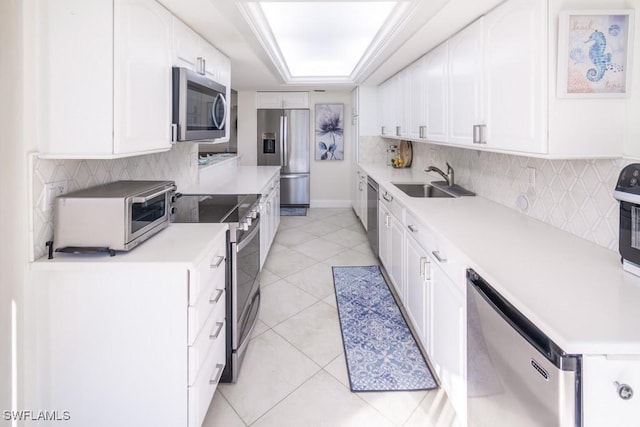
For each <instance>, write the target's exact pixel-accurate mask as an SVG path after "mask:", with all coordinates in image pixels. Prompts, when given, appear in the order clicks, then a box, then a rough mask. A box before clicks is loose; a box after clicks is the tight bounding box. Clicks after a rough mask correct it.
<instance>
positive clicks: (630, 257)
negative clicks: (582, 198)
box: [613, 163, 640, 276]
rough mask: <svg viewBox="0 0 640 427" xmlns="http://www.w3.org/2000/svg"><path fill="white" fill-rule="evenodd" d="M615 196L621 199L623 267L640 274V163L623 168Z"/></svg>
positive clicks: (620, 242) (620, 240) (621, 251)
mask: <svg viewBox="0 0 640 427" xmlns="http://www.w3.org/2000/svg"><path fill="white" fill-rule="evenodd" d="M613 197H614V198H615V199H616V200H619V201H620V238H619V244H618V247H619V250H620V256H621V257H622V267H623V268H624V269H625V270H626V271H628V272H630V273H633V274H635V275H636V276H640V163H633V164H630V165H628V166H626V167H625V168H624V169H622V171H621V172H620V176H619V177H618V183H617V184H616V189H615V191H614V192H613Z"/></svg>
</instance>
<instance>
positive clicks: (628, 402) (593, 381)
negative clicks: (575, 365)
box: [582, 355, 640, 427]
mask: <svg viewBox="0 0 640 427" xmlns="http://www.w3.org/2000/svg"><path fill="white" fill-rule="evenodd" d="M582 369H583V375H582V378H583V390H582V396H583V415H584V423H583V425H584V427H598V426H605V425H607V426H624V425H630V424H629V422H630V420H637V418H638V413H639V411H640V403H639V402H640V401H639V400H638V397H639V394H638V393H639V392H640V356H603V355H593V356H583V358H582ZM625 386H627V387H625ZM630 392H632V393H633V394H632V395H630ZM625 397H626V399H625Z"/></svg>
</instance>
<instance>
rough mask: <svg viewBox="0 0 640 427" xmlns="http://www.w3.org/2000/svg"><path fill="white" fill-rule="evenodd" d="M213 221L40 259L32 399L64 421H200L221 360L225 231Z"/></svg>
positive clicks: (194, 426)
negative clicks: (113, 249)
mask: <svg viewBox="0 0 640 427" xmlns="http://www.w3.org/2000/svg"><path fill="white" fill-rule="evenodd" d="M182 226H187V227H189V226H192V227H193V226H195V227H194V228H192V229H191V230H206V231H207V232H211V231H210V230H211V229H213V227H216V231H215V233H217V234H212V235H210V236H206V235H204V236H203V232H202V231H200V232H198V231H194V232H191V231H189V229H187V228H185V227H182ZM213 227H200V225H197V224H172V225H171V226H170V227H168V228H167V229H166V230H163V231H162V232H161V233H159V234H158V235H156V236H154V237H153V238H152V239H150V240H149V241H147V242H145V243H144V244H143V245H140V246H139V247H137V248H136V249H134V250H133V251H131V252H130V253H123V254H120V253H119V254H117V255H116V256H115V257H112V258H111V257H106V258H105V257H104V256H100V255H98V256H84V257H82V259H78V258H77V257H76V258H74V257H73V256H64V255H57V256H56V258H55V259H54V260H51V261H49V260H43V261H40V262H38V263H37V264H38V265H37V266H35V268H34V270H35V271H33V274H34V283H37V286H36V287H35V294H34V295H35V302H34V304H35V307H36V309H37V313H38V316H37V318H36V319H35V320H34V322H35V330H36V334H37V336H36V337H35V341H34V343H35V346H36V349H35V351H36V353H35V354H36V355H37V356H36V362H35V363H36V366H35V367H34V371H35V372H36V373H37V374H36V375H34V381H35V382H36V384H34V387H35V389H36V390H38V393H37V395H36V399H37V401H36V402H34V405H35V406H34V407H37V408H55V409H58V408H59V409H60V410H63V409H64V410H68V411H69V413H70V416H71V418H70V420H69V421H67V422H65V424H67V425H69V426H88V425H91V426H97V427H100V426H104V427H107V426H115V425H118V426H123V427H125V426H131V427H134V426H136V427H137V426H142V425H154V426H184V427H199V426H200V425H201V424H202V421H203V419H204V417H205V415H206V412H207V410H208V407H209V404H210V402H211V399H212V398H213V395H214V392H215V390H216V387H217V384H218V381H219V378H220V375H221V374H222V370H223V368H224V366H225V363H226V320H225V301H226V297H225V295H226V290H225V276H226V274H225V271H226V268H225V257H226V232H225V229H224V228H223V227H221V226H218V225H214V226H213ZM180 229H181V230H184V231H180ZM196 234H197V235H196ZM185 239H188V240H185ZM186 241H189V245H190V246H188V245H187V244H186V243H179V242H186ZM154 245H159V246H156V247H158V249H154ZM181 245H182V246H181ZM194 247H197V249H194ZM173 251H175V253H176V254H177V255H171V254H172V252H173ZM185 253H188V255H185ZM144 254H150V255H149V256H145V255H144ZM131 257H133V258H135V257H138V258H137V261H129V259H130V258H131Z"/></svg>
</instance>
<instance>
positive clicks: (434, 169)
mask: <svg viewBox="0 0 640 427" xmlns="http://www.w3.org/2000/svg"><path fill="white" fill-rule="evenodd" d="M424 171H425V172H437V173H439V174H440V175H441V176H442V177H443V178H444V180H445V181H447V185H448V186H450V187H451V186H452V185H453V184H455V181H454V176H453V168H452V167H451V165H450V164H449V162H447V173H444V172H442V171H441V170H440V169H438V168H437V167H435V166H429V167H428V168H426V169H425V170H424Z"/></svg>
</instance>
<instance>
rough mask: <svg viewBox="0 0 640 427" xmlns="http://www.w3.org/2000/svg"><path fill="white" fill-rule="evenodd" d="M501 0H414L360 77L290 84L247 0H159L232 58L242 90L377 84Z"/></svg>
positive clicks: (234, 81)
mask: <svg viewBox="0 0 640 427" xmlns="http://www.w3.org/2000/svg"><path fill="white" fill-rule="evenodd" d="M356 1H357V0H356ZM502 1H503V0H471V1H470V0H411V2H412V3H411V8H410V9H411V10H410V13H409V14H408V15H407V16H406V17H405V19H404V20H402V22H400V23H399V25H398V26H397V27H396V28H395V31H392V32H391V34H390V36H388V38H387V39H386V40H385V42H384V43H382V46H381V47H380V48H379V49H378V51H377V52H376V53H375V54H374V55H372V56H371V58H370V59H369V60H368V61H367V63H366V64H364V65H362V66H361V67H360V69H359V70H358V73H357V75H355V78H353V79H351V80H350V81H348V82H345V81H341V82H331V81H323V82H312V81H308V80H305V81H301V82H299V83H289V84H286V83H285V79H284V77H283V76H282V75H281V72H280V70H279V69H278V67H276V65H275V64H274V63H273V61H272V59H271V56H270V54H269V52H268V51H266V50H265V48H264V47H263V44H262V43H261V41H260V40H259V39H258V37H257V36H256V35H255V34H254V32H253V31H252V29H251V26H250V24H249V23H248V22H247V21H246V20H245V18H244V17H243V14H242V9H243V8H246V5H247V3H249V1H248V0H159V2H160V3H161V4H163V5H164V6H165V7H166V8H167V9H169V10H170V11H171V12H172V13H173V14H175V15H176V16H178V17H179V18H180V19H182V20H183V21H184V22H185V23H186V24H187V25H189V26H190V27H191V28H192V29H193V30H194V31H196V32H197V33H198V34H200V35H201V36H202V37H203V38H205V39H206V40H208V41H209V42H210V43H211V44H212V45H214V46H215V47H216V48H218V49H219V50H220V51H221V52H222V53H224V54H225V55H227V56H228V57H229V58H230V59H231V86H232V88H233V89H235V90H238V91H245V90H351V89H352V88H353V87H354V85H356V84H366V85H377V84H379V83H381V82H383V81H384V80H386V79H388V78H389V77H391V76H392V75H393V74H395V73H397V72H398V71H400V70H401V69H403V68H404V67H406V66H407V65H409V64H410V63H411V62H413V61H414V60H416V59H417V58H419V57H420V56H422V55H423V54H425V53H426V52H428V51H429V50H431V49H432V48H434V47H435V46H437V45H438V44H440V43H441V42H442V41H443V40H446V39H447V38H448V37H450V36H451V35H452V34H454V33H455V32H457V31H459V30H460V29H462V28H463V27H464V26H466V25H467V24H469V23H470V22H472V21H473V20H475V19H476V18H477V17H479V16H481V15H482V14H484V13H486V12H487V11H488V10H490V9H492V8H493V7H495V6H496V5H497V4H499V3H501V2H502ZM309 49H313V46H310V47H309ZM352 76H353V75H352Z"/></svg>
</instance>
